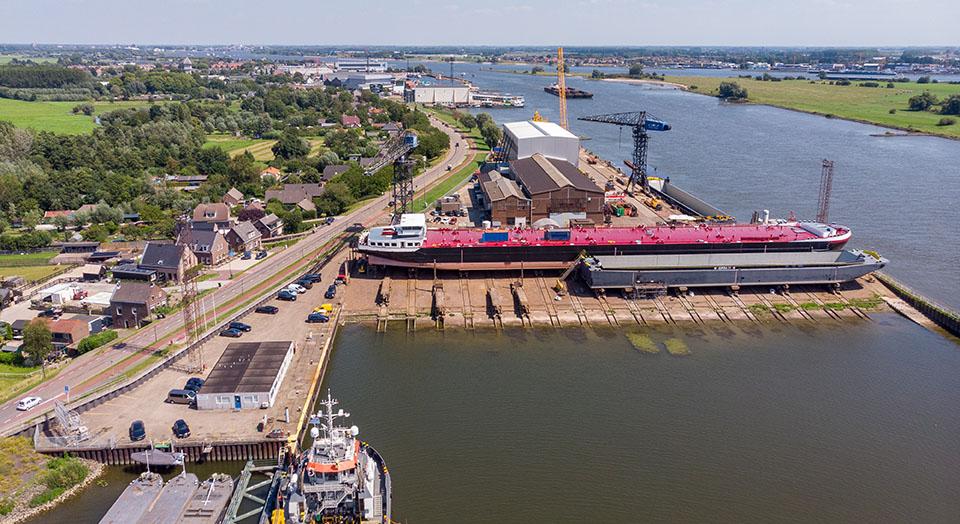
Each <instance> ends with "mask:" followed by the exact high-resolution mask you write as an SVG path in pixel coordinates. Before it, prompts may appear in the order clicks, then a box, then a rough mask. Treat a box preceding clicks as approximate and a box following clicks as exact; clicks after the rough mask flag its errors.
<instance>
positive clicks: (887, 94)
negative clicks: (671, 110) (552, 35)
mask: <svg viewBox="0 0 960 524" xmlns="http://www.w3.org/2000/svg"><path fill="white" fill-rule="evenodd" d="M666 81H667V82H674V83H677V84H682V85H684V86H686V87H687V89H689V90H690V91H691V92H694V93H701V94H704V95H710V96H717V94H718V89H719V87H720V83H721V82H736V83H737V84H739V85H740V86H741V87H743V88H745V89H746V90H747V93H748V99H747V102H748V103H754V104H765V105H770V106H774V107H780V108H783V109H792V110H794V111H802V112H804V113H812V114H815V115H823V116H827V117H836V118H842V119H844V120H853V121H856V122H863V123H867V124H874V125H878V126H883V127H890V128H894V129H901V130H904V131H910V132H918V133H925V134H930V135H936V136H942V137H946V138H953V139H960V124H954V125H949V126H940V125H937V124H938V122H939V121H940V119H941V118H943V117H944V115H941V114H939V113H931V112H929V111H910V110H909V102H908V101H909V100H910V97H912V96H914V95H919V94H921V93H923V92H924V91H929V92H930V93H932V94H934V95H936V96H937V98H939V99H941V100H942V99H944V98H947V97H948V96H950V95H953V94H960V84H947V83H943V82H940V83H936V84H918V83H916V82H894V83H893V85H894V87H892V88H887V87H886V85H887V83H886V81H883V80H880V81H878V83H879V84H880V87H862V86H860V84H862V83H863V81H851V83H850V85H847V86H841V85H830V83H829V81H823V80H814V81H811V80H783V81H781V82H770V81H762V80H756V79H754V78H721V77H704V76H696V77H694V76H668V77H666ZM891 110H893V111H894V112H893V113H891ZM954 118H957V117H954ZM958 120H960V119H958Z"/></svg>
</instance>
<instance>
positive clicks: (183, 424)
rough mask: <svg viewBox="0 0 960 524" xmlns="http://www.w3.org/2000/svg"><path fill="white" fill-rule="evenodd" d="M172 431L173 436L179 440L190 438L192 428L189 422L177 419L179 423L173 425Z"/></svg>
mask: <svg viewBox="0 0 960 524" xmlns="http://www.w3.org/2000/svg"><path fill="white" fill-rule="evenodd" d="M172 429H173V434H174V435H175V436H176V437H177V438H187V437H189V436H190V426H188V425H187V421H185V420H183V419H182V418H181V419H177V421H176V422H174V423H173V428H172Z"/></svg>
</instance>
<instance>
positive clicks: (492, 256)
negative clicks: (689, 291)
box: [358, 239, 846, 271]
mask: <svg viewBox="0 0 960 524" xmlns="http://www.w3.org/2000/svg"><path fill="white" fill-rule="evenodd" d="M845 243H846V240H845V239H844V240H837V239H832V240H831V239H824V240H816V241H804V242H764V243H716V244H710V243H703V244H633V245H630V244H626V245H599V244H598V245H593V246H578V245H564V246H499V247H483V246H472V247H435V248H434V247H431V248H421V249H418V250H415V251H383V250H376V249H370V248H369V247H367V246H362V245H361V246H359V247H358V251H360V252H361V253H364V254H366V255H367V262H368V263H369V264H371V265H379V266H396V267H409V268H436V269H444V270H458V271H471V270H477V271H481V270H508V269H520V268H523V269H566V268H567V267H569V266H570V264H572V263H573V262H575V261H576V260H577V259H578V258H580V255H581V254H586V255H589V256H603V255H614V256H616V255H685V254H705V253H786V252H800V253H802V252H811V251H828V250H836V249H841V248H842V247H843V246H844V244H845Z"/></svg>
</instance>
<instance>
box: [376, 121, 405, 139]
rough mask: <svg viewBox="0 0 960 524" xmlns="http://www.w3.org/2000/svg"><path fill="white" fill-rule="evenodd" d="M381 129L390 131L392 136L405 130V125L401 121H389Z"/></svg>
mask: <svg viewBox="0 0 960 524" xmlns="http://www.w3.org/2000/svg"><path fill="white" fill-rule="evenodd" d="M380 129H381V130H383V131H386V132H387V133H389V134H390V136H396V135H399V134H400V133H402V132H403V125H402V124H400V123H399V122H387V123H386V124H383V127H381V128H380Z"/></svg>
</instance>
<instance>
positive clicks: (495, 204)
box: [479, 171, 530, 227]
mask: <svg viewBox="0 0 960 524" xmlns="http://www.w3.org/2000/svg"><path fill="white" fill-rule="evenodd" d="M479 182H480V189H481V191H482V192H481V196H482V197H483V198H482V201H483V206H484V208H485V209H486V210H487V212H488V213H489V214H490V220H492V221H493V222H499V223H500V224H503V225H506V226H516V227H523V226H525V225H527V224H529V223H530V199H529V198H527V196H526V195H524V194H523V190H521V189H520V186H518V185H517V183H516V182H514V181H513V180H510V179H509V178H507V177H505V176H503V175H501V174H500V173H498V172H496V171H489V172H487V173H481V174H480V177H479Z"/></svg>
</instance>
